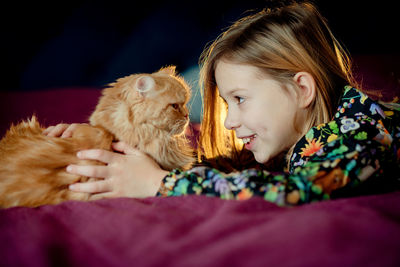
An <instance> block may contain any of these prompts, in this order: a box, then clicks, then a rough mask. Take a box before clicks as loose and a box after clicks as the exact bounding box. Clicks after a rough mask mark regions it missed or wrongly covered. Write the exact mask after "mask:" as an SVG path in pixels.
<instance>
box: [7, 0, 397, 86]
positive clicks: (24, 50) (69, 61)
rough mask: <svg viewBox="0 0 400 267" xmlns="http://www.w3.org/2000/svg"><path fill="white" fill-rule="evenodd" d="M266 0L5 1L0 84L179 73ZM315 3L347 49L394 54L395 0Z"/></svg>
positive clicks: (80, 82)
mask: <svg viewBox="0 0 400 267" xmlns="http://www.w3.org/2000/svg"><path fill="white" fill-rule="evenodd" d="M269 2H270V1H255V0H246V1H233V0H231V1H217V0H214V1H210V0H205V1H178V0H171V1H146V0H141V1H88V0H85V1H53V2H51V3H48V2H47V1H45V2H40V1H5V2H3V3H2V4H1V5H2V7H1V12H2V16H1V36H2V37H1V39H2V42H1V43H2V44H1V45H2V49H1V53H2V56H1V59H2V60H1V63H2V67H3V71H2V77H3V79H2V85H1V87H0V88H1V90H3V91H16V90H19V91H20V90H24V91H26V90H35V89H53V88H62V87H74V86H79V87H96V88H98V87H102V86H104V85H105V84H107V83H109V82H112V81H114V80H115V79H116V78H118V77H121V76H125V75H128V74H131V73H137V72H153V71H155V70H157V69H159V68H160V67H162V66H165V65H170V64H175V65H177V69H178V71H179V72H185V71H187V70H188V69H189V68H190V67H192V66H195V65H196V64H197V62H198V58H199V55H200V54H201V52H202V50H203V48H204V47H205V46H206V44H207V43H208V42H210V41H212V40H213V39H215V38H216V37H217V36H218V35H219V34H220V33H221V32H222V30H223V29H224V28H225V27H227V26H229V25H230V24H231V23H232V22H234V21H235V20H237V19H238V18H240V17H243V16H244V15H246V14H248V13H246V11H247V10H250V9H255V10H261V9H262V8H264V7H265V6H266V5H267V4H268V3H269ZM314 2H315V3H316V4H317V6H318V7H319V9H320V11H321V13H322V14H323V15H324V16H325V17H326V18H327V19H328V21H329V25H330V26H331V28H332V30H333V32H334V34H335V35H336V36H337V37H338V39H339V40H340V41H341V42H342V43H344V45H345V47H346V48H347V49H348V50H349V51H350V53H351V54H352V55H355V56H357V55H376V54H384V55H385V56H386V58H389V60H390V58H396V57H397V59H398V54H399V52H398V48H399V41H398V39H399V38H398V35H399V32H400V31H399V26H400V23H399V16H400V14H398V13H397V12H396V9H395V8H394V3H393V2H394V1H375V2H371V1H350V0H349V1H314ZM389 65H390V66H389V67H390V70H389V72H390V75H392V76H393V75H395V76H396V75H398V72H399V69H400V68H399V64H398V60H392V61H391V62H390V64H389ZM376 67H377V68H380V67H385V66H376ZM386 68H387V66H386ZM4 69H5V70H4ZM396 79H397V78H396Z"/></svg>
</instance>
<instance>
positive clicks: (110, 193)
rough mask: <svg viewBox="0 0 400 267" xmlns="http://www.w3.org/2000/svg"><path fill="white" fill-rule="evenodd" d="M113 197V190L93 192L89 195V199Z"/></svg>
mask: <svg viewBox="0 0 400 267" xmlns="http://www.w3.org/2000/svg"><path fill="white" fill-rule="evenodd" d="M113 197H116V196H115V194H114V193H113V192H106V193H99V194H94V195H92V196H91V197H90V200H98V199H103V198H113Z"/></svg>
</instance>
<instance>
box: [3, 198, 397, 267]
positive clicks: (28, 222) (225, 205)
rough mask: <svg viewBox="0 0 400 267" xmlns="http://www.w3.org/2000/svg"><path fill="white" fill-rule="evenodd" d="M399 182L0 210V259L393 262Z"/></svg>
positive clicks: (11, 262)
mask: <svg viewBox="0 0 400 267" xmlns="http://www.w3.org/2000/svg"><path fill="white" fill-rule="evenodd" d="M399 251H400V192H396V193H390V194H385V195H375V196H366V197H358V198H348V199H341V200H333V201H327V202H319V203H314V204H309V205H305V206H300V207H295V208H279V207H277V206H275V205H274V204H271V203H268V202H266V201H264V200H263V199H261V198H255V199H251V200H247V201H243V202H239V201H228V200H221V199H218V198H211V197H205V196H188V197H170V198H155V197H154V198H147V199H143V200H138V199H129V198H118V199H110V200H99V201H95V202H73V201H72V202H65V203H62V204H59V205H55V206H42V207H39V208H34V209H32V208H10V209H7V210H0V263H1V264H0V265H1V266H38V267H39V266H40V267H45V266H400V253H399Z"/></svg>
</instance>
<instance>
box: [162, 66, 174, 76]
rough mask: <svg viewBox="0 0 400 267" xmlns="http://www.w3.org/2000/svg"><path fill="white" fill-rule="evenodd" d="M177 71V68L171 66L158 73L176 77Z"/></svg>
mask: <svg viewBox="0 0 400 267" xmlns="http://www.w3.org/2000/svg"><path fill="white" fill-rule="evenodd" d="M175 70H176V67H175V66H172V65H171V66H168V67H165V68H162V69H160V70H159V71H158V73H164V74H168V75H172V76H175V75H176V73H175Z"/></svg>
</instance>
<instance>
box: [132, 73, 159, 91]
mask: <svg viewBox="0 0 400 267" xmlns="http://www.w3.org/2000/svg"><path fill="white" fill-rule="evenodd" d="M155 86H156V82H155V81H154V79H153V78H152V77H151V76H141V77H139V78H138V79H137V80H136V84H135V89H136V90H137V91H138V92H139V93H140V94H141V95H144V94H145V93H146V92H149V91H151V90H153V89H154V87H155Z"/></svg>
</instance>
